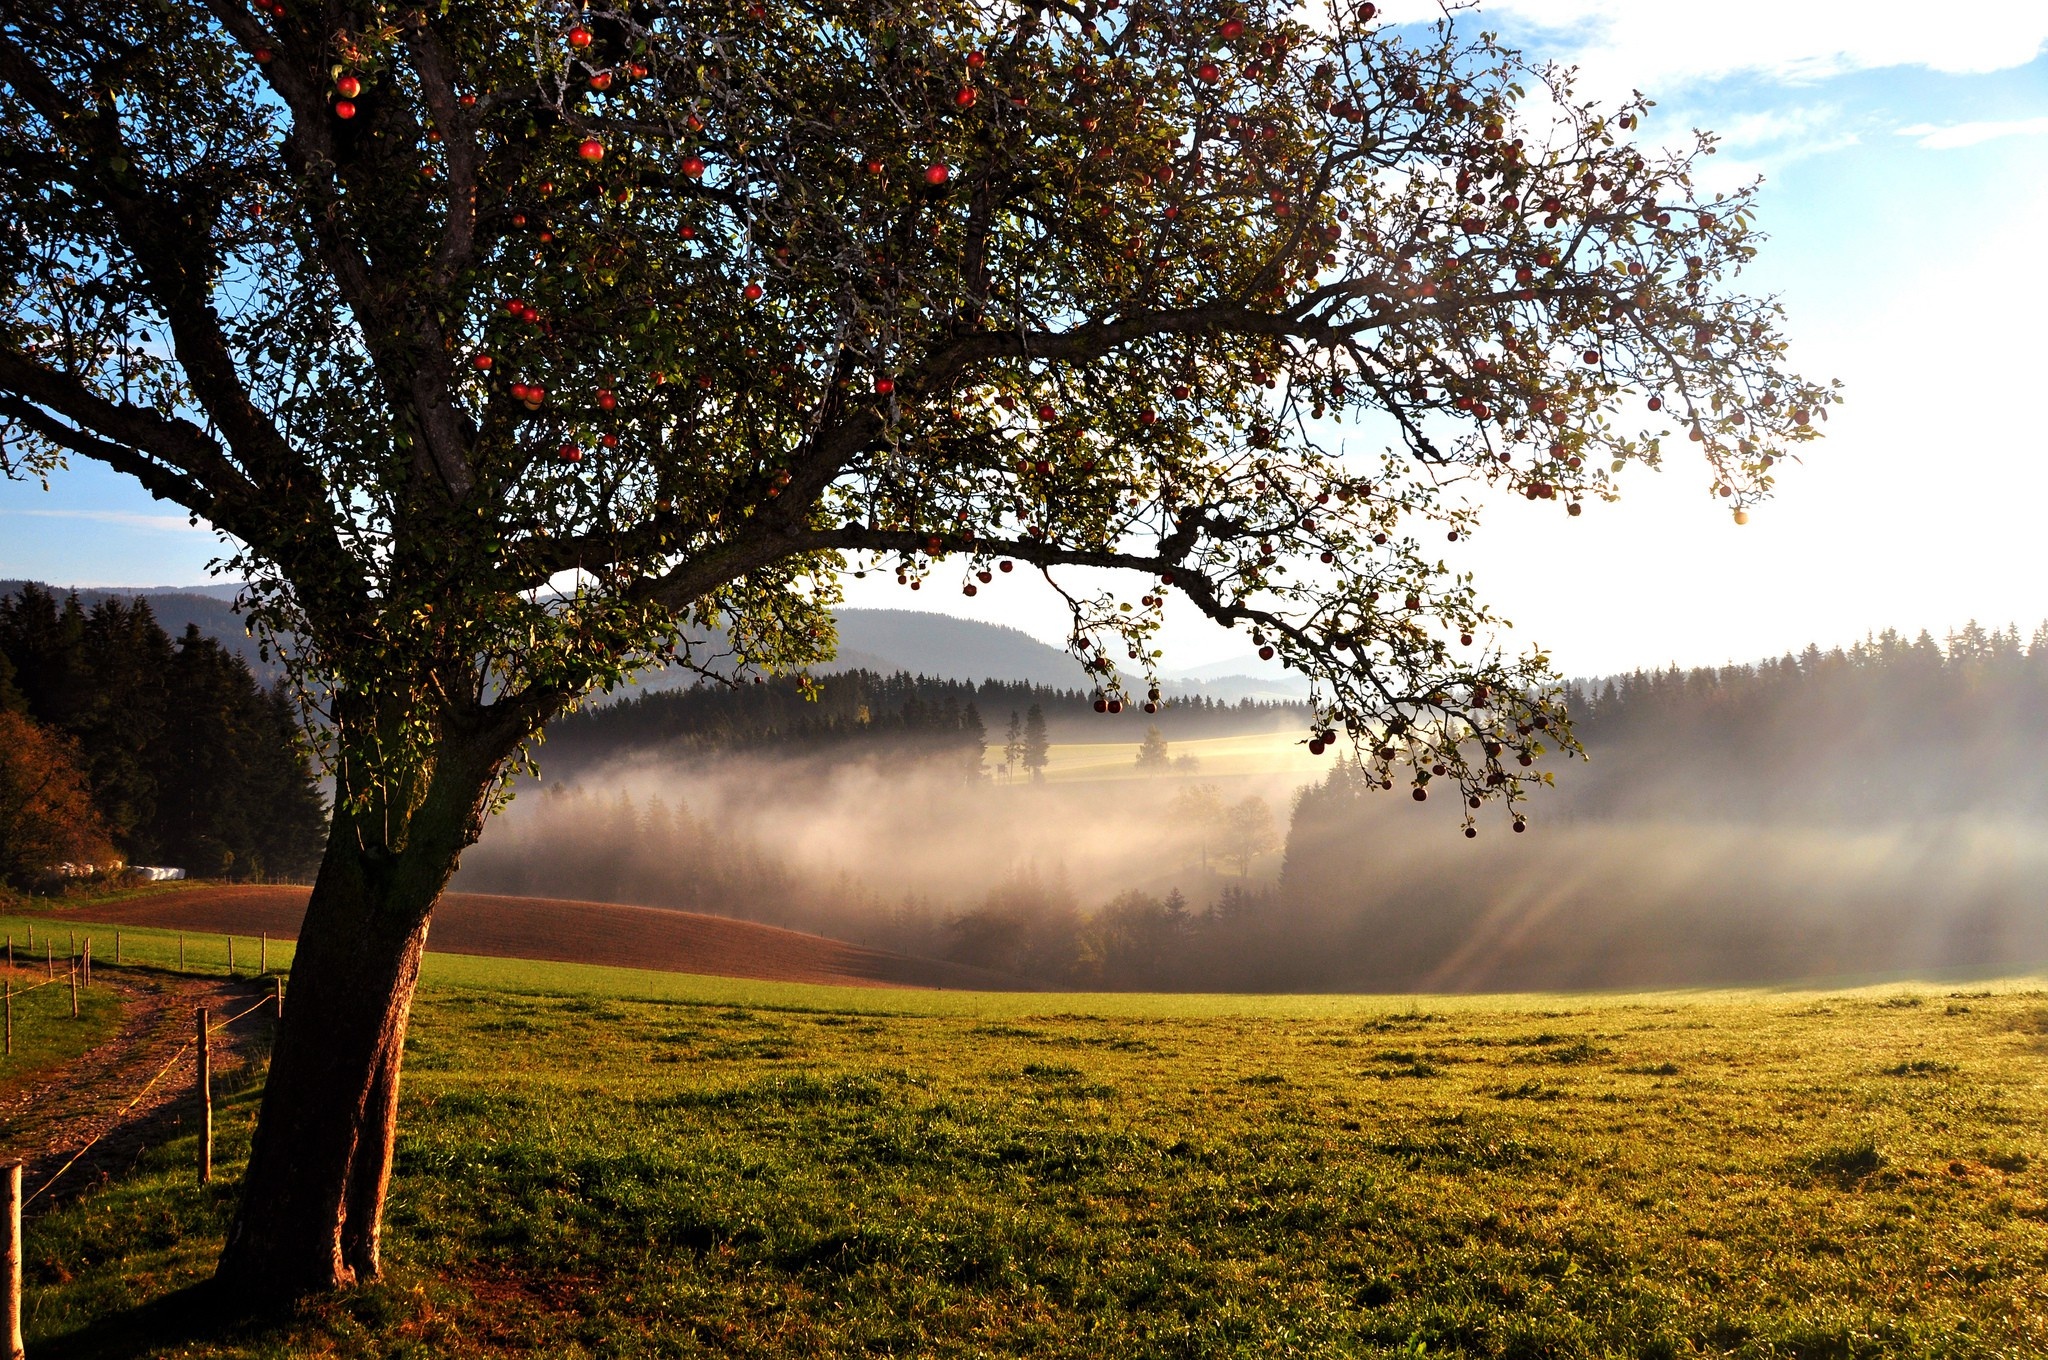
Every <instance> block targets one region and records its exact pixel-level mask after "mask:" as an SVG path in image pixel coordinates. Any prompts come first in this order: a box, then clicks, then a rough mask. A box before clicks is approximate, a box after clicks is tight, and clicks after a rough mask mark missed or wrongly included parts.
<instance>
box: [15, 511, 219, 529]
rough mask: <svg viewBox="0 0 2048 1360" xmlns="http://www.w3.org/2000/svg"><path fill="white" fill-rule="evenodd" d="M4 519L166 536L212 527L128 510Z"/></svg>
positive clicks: (35, 513) (43, 513)
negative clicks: (74, 522) (76, 522)
mask: <svg viewBox="0 0 2048 1360" xmlns="http://www.w3.org/2000/svg"><path fill="white" fill-rule="evenodd" d="M0 515H21V516H26V517H29V518H33V519H82V520H89V521H91V522H92V523H95V524H112V525H116V526H118V527H120V528H123V529H146V530H149V531H151V532H153V533H164V534H210V533H212V532H213V529H212V527H211V526H209V525H207V524H205V523H204V522H202V523H199V524H193V523H191V522H190V521H188V520H187V519H186V518H185V517H184V516H183V515H143V514H137V513H134V512H132V511H128V510H0Z"/></svg>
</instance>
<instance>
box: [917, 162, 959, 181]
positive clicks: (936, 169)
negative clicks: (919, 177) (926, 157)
mask: <svg viewBox="0 0 2048 1360" xmlns="http://www.w3.org/2000/svg"><path fill="white" fill-rule="evenodd" d="M952 175H953V172H952V171H951V170H949V169H947V168H946V167H945V166H944V165H942V164H940V163H939V162H937V161H933V162H932V163H931V164H930V165H927V166H926V167H925V168H924V182H925V183H926V184H944V183H945V182H946V181H947V180H948V179H950V178H952Z"/></svg>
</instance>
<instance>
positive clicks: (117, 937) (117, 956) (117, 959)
mask: <svg viewBox="0 0 2048 1360" xmlns="http://www.w3.org/2000/svg"><path fill="white" fill-rule="evenodd" d="M114 966H115V967H116V968H119V967H120V966H121V932H120V931H119V930H116V931H115V932H114Z"/></svg>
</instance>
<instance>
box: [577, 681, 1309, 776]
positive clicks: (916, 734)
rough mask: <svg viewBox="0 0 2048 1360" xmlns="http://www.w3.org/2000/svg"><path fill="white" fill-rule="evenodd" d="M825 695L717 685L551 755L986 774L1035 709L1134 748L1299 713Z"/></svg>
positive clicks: (1023, 690) (875, 687) (1012, 697)
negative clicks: (860, 749) (913, 766)
mask: <svg viewBox="0 0 2048 1360" xmlns="http://www.w3.org/2000/svg"><path fill="white" fill-rule="evenodd" d="M815 684H816V687H817V688H816V691H815V696H816V697H815V698H807V697H806V696H805V694H804V692H803V690H802V688H801V686H800V684H799V682H798V681H797V680H796V679H795V678H793V677H779V678H776V679H773V680H768V681H766V682H764V683H762V684H758V685H720V684H711V683H705V684H699V685H695V686H692V687H691V688H689V689H674V690H660V691H652V692H649V693H645V694H638V695H633V696H631V697H629V698H624V699H620V700H617V701H616V702H612V703H606V704H599V705H593V706H591V707H588V708H585V709H583V710H581V711H580V712H577V713H572V714H569V715H567V716H565V717H562V718H558V719H556V720H555V721H554V722H553V723H551V724H549V726H548V734H547V746H546V749H545V751H544V752H543V755H544V758H545V761H546V763H547V765H548V767H549V769H550V771H551V772H553V773H560V772H567V771H575V770H580V769H583V768H586V767H588V766H590V765H592V764H595V763H598V762H602V761H609V760H615V759H618V758H620V757H622V756H626V755H635V756H640V755H646V754H650V753H656V752H659V753H664V754H673V755H696V754H705V753H711V752H718V751H741V750H760V749H769V748H779V749H782V750H787V751H791V752H807V751H827V750H830V749H831V748H834V747H840V746H846V745H850V744H855V743H858V744H861V745H863V746H866V747H870V748H890V749H896V750H901V751H903V752H904V753H906V754H912V755H921V754H924V753H927V752H930V751H934V750H941V749H950V750H956V751H958V752H959V753H960V754H961V757H962V759H963V760H964V761H966V762H967V764H968V765H969V766H970V767H971V766H976V765H979V764H980V759H979V756H978V754H977V747H978V746H979V747H982V748H985V747H987V746H991V745H992V746H994V747H995V748H996V751H995V756H994V758H995V761H996V763H1001V759H1002V753H1001V748H1002V745H1003V743H1004V738H1005V735H1006V733H1007V730H1008V724H1009V721H1010V718H1011V715H1013V714H1014V715H1018V716H1019V718H1020V720H1021V718H1022V716H1023V715H1025V714H1028V713H1029V712H1030V710H1031V709H1032V708H1033V707H1034V706H1035V707H1037V708H1038V709H1039V710H1040V711H1041V712H1042V713H1043V715H1044V717H1045V720H1046V722H1047V723H1048V725H1049V726H1050V727H1052V728H1053V729H1054V730H1055V731H1056V732H1057V733H1058V734H1059V736H1061V737H1063V738H1064V739H1066V740H1096V741H1115V740H1119V739H1122V740H1129V741H1133V742H1135V741H1138V740H1139V739H1140V738H1142V737H1143V736H1144V732H1145V726H1146V725H1147V724H1156V725H1157V726H1159V727H1160V728H1161V729H1162V730H1163V731H1165V732H1166V733H1167V734H1168V735H1169V736H1174V737H1194V736H1202V735H1212V734H1218V733H1223V732H1234V731H1241V730H1244V729H1246V728H1247V727H1250V726H1254V725H1270V724H1271V723H1272V722H1274V721H1277V720H1280V719H1281V718H1282V717H1283V716H1284V715H1286V714H1289V713H1292V712H1293V711H1294V710H1293V709H1292V708H1291V707H1289V706H1288V705H1284V704H1272V703H1259V702H1255V701H1253V700H1244V701H1242V702H1240V703H1236V704H1226V703H1221V702H1218V701H1216V700H1212V699H1205V698H1200V697H1192V698H1180V699H1175V700H1174V701H1173V702H1171V703H1170V704H1167V705H1166V706H1164V707H1163V708H1162V709H1161V710H1160V711H1159V712H1158V713H1157V714H1154V715H1149V716H1148V715H1144V714H1141V713H1138V712H1137V711H1136V710H1135V709H1128V710H1126V711H1125V712H1124V713H1122V714H1118V715H1105V714H1098V713H1096V712H1095V711H1094V700H1093V699H1092V697H1091V696H1090V695H1088V694H1087V693H1085V692H1083V691H1081V690H1078V689H1072V690H1062V689H1052V688H1049V687H1046V686H1043V685H1033V684H1028V683H1024V682H1015V681H1003V680H984V681H982V682H981V683H980V684H973V683H970V682H967V681H962V680H944V679H938V678H935V677H932V676H925V675H911V674H909V673H907V672H904V671H898V672H897V673H896V674H894V675H880V674H877V673H876V672H874V671H869V670H849V671H839V672H835V673H833V674H830V675H824V676H819V677H817V679H816V681H815Z"/></svg>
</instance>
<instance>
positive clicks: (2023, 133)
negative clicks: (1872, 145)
mask: <svg viewBox="0 0 2048 1360" xmlns="http://www.w3.org/2000/svg"><path fill="white" fill-rule="evenodd" d="M1899 136H1901V137H1914V138H1917V139H1918V143H1917V144H1918V145H1920V146H1924V147H1926V148H1927V149H1928V150H1929V151H1954V150H1956V149H1957V148H1959V147H1965V146H1975V145H1977V144H1978V143H1979V142H1990V141H1996V140H1997V139H1998V138H2000V137H2041V136H2048V118H2015V119H2010V120H2008V121H2005V122H1989V121H1987V122H1980V123H1952V124H1950V125H1949V126H1947V127H1937V126H1936V125H1934V124H1933V123H1915V124H1913V125H1912V126H1911V127H1902V128H1900V129H1899Z"/></svg>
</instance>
